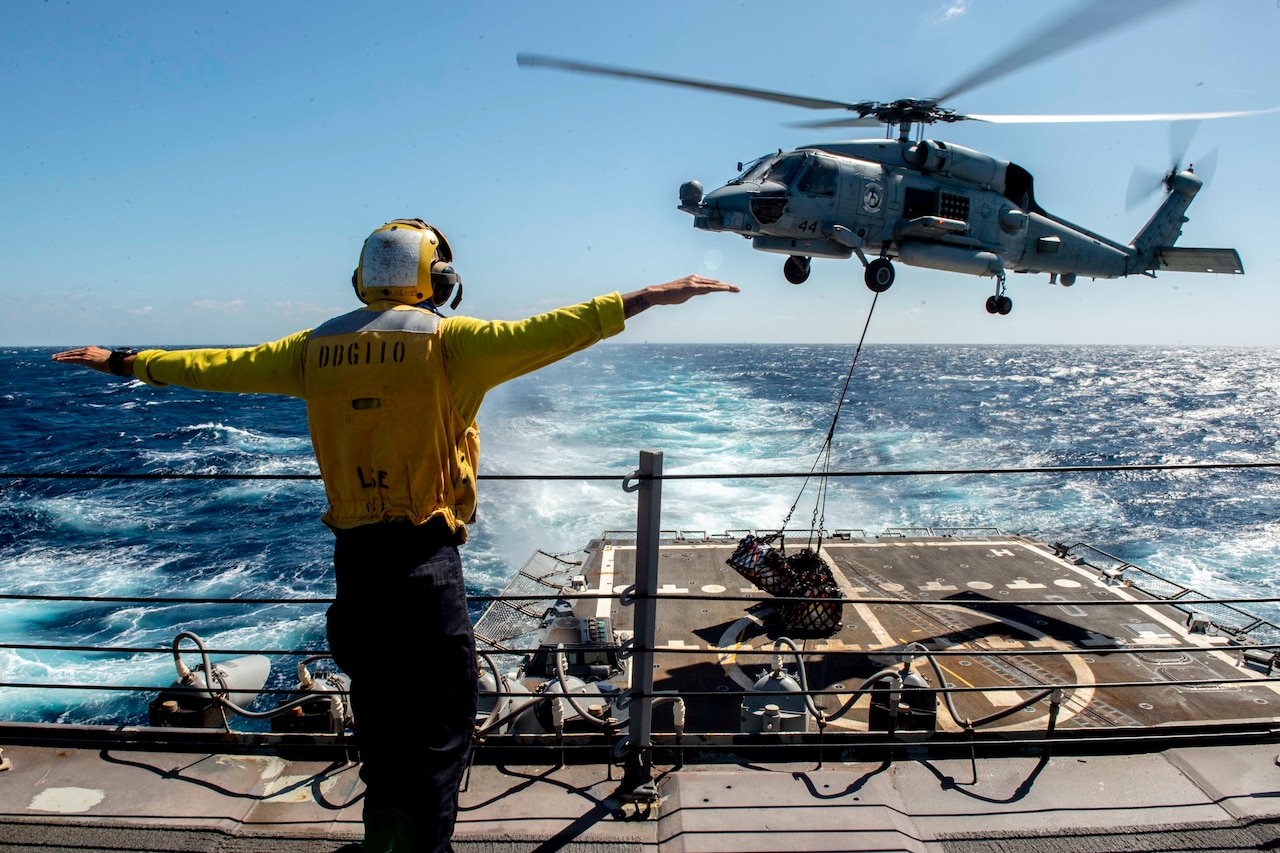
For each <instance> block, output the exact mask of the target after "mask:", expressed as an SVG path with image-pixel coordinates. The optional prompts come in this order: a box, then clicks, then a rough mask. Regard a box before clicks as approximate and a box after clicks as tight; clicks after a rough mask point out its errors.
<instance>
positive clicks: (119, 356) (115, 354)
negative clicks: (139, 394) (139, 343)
mask: <svg viewBox="0 0 1280 853" xmlns="http://www.w3.org/2000/svg"><path fill="white" fill-rule="evenodd" d="M137 354H138V351H137V350H136V349H127V348H126V349H113V350H112V351H111V355H110V356H108V357H107V370H110V371H111V373H112V374H113V375H115V376H128V375H129V374H127V373H125V372H124V360H125V359H126V358H129V357H130V356H134V355H137Z"/></svg>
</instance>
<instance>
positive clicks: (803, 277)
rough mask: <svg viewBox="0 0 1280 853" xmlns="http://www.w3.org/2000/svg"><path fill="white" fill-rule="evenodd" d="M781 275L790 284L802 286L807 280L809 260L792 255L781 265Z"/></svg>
mask: <svg viewBox="0 0 1280 853" xmlns="http://www.w3.org/2000/svg"><path fill="white" fill-rule="evenodd" d="M782 274H783V275H785V276H786V277H787V281H789V282H791V283H792V284H804V283H805V282H806V281H808V279H809V259H808V258H803V257H801V256H799V255H792V256H791V257H789V258H787V262H786V263H785V264H783V265H782Z"/></svg>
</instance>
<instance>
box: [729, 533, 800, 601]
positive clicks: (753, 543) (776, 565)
mask: <svg viewBox="0 0 1280 853" xmlns="http://www.w3.org/2000/svg"><path fill="white" fill-rule="evenodd" d="M725 562H726V563H728V564H729V565H730V566H731V567H732V568H733V569H734V570H735V571H736V572H737V573H738V574H740V575H742V576H743V577H744V578H746V579H747V580H749V581H751V582H752V583H753V584H755V585H756V586H758V587H760V588H761V589H763V590H764V591H765V592H767V593H769V594H770V595H785V594H786V592H785V590H786V589H787V577H788V575H787V568H786V558H785V557H783V556H782V552H780V551H779V550H778V549H777V548H774V547H773V545H772V544H770V542H769V540H767V539H761V538H759V537H758V536H744V537H743V538H742V539H740V540H739V541H738V547H737V549H736V550H735V551H734V552H733V555H732V556H731V557H729V559H728V560H726V561H725Z"/></svg>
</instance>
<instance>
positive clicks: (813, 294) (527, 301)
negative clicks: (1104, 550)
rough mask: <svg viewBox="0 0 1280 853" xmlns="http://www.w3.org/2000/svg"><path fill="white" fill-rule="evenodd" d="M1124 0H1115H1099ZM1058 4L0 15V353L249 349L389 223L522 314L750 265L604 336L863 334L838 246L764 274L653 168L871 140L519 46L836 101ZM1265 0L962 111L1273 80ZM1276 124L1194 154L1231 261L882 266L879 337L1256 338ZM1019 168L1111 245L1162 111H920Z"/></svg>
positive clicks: (1101, 46) (1260, 94)
mask: <svg viewBox="0 0 1280 853" xmlns="http://www.w3.org/2000/svg"><path fill="white" fill-rule="evenodd" d="M1117 2H1127V0H1117ZM1074 5H1075V4H1063V3H1060V2H1054V3H1034V4H1033V3H1023V2H1013V0H1008V2H1003V0H1001V1H1000V2H998V1H997V0H945V2H944V0H920V2H912V3H896V4H884V3H881V4H869V3H836V4H822V5H820V6H817V7H812V8H808V9H805V8H793V9H792V10H791V11H787V10H786V9H784V7H783V6H780V5H778V4H776V3H764V2H752V0H745V1H744V2H734V3H717V2H708V3H689V2H679V3H677V2H666V1H665V0H653V2H646V3H634V4H614V3H569V2H555V1H554V0H552V1H551V2H540V3H514V2H511V3H497V2H489V3H483V2H481V3H470V4H443V3H403V4H377V5H369V6H365V5H360V4H349V3H323V2H322V3H312V4H307V5H305V6H304V5H284V4H249V3H244V4H233V5H218V4H176V3H130V4H106V3H89V2H75V0H72V2H64V1H62V2H60V1H59V0H54V2H46V3H35V2H19V3H11V4H7V5H6V10H5V17H6V25H5V27H4V28H3V29H0V94H2V95H3V99H4V116H5V120H4V121H3V123H0V163H3V165H2V166H0V257H3V264H0V270H2V272H0V277H2V279H0V281H2V282H3V284H2V286H3V290H4V292H5V294H6V296H7V299H6V303H7V306H6V310H5V311H4V312H3V314H2V315H0V345H62V344H66V345H74V344H83V343H98V344H103V345H108V346H115V345H125V344H132V345H147V344H160V345H184V344H204V343H229V344H232V343H256V342H258V341H261V340H269V339H274V338H277V337H281V336H283V335H285V334H288V333H290V332H292V331H296V330H297V329H301V328H308V327H310V326H313V325H315V324H317V323H318V322H320V321H322V320H323V319H325V318H327V317H329V316H331V315H333V314H337V313H341V312H344V311H346V310H350V308H351V307H353V305H354V303H353V297H352V294H351V290H350V284H349V277H350V272H351V268H352V266H353V265H354V262H355V259H356V257H357V255H358V253H359V248H360V244H361V242H362V240H363V239H364V237H365V236H366V235H367V234H368V232H369V231H371V230H372V229H373V228H375V227H377V226H378V225H380V224H381V223H382V222H384V221H386V220H388V219H392V218H396V217H405V216H420V217H422V218H424V219H426V220H427V221H429V222H431V223H433V224H435V225H438V226H439V227H440V228H441V229H442V230H443V231H444V232H445V233H446V234H447V235H448V236H449V238H450V240H451V242H452V243H453V246H454V249H455V252H456V255H457V263H456V265H457V267H458V268H459V270H460V271H461V272H462V274H463V276H464V280H465V285H466V300H465V302H464V303H463V306H462V309H461V310H462V312H464V313H468V314H471V315H474V316H478V317H487V318H518V317H522V316H527V315H528V314H530V313H534V312H536V311H539V310H543V309H546V308H550V307H555V306H557V305H562V304H567V303H571V302H577V301H580V300H582V299H585V298H588V297H590V296H593V295H595V294H597V293H602V292H607V291H610V290H621V291H624V292H625V291H627V290H632V289H635V288H638V287H642V286H644V285H647V284H654V283H660V282H664V281H668V280H671V279H673V278H677V277H679V276H680V275H683V274H686V273H693V272H697V273H703V274H707V275H714V276H717V277H720V278H723V279H724V280H727V281H731V282H734V283H736V284H738V285H740V286H741V287H742V288H743V292H742V293H741V294H738V295H735V296H723V297H721V296H716V297H707V298H706V299H703V300H699V301H697V302H695V303H690V304H689V305H686V306H683V307H681V308H659V309H655V310H653V311H650V312H648V313H646V314H645V315H643V316H641V317H638V318H636V319H635V320H634V321H633V322H632V324H631V327H630V328H629V330H628V331H627V332H626V333H625V335H624V337H623V338H622V339H621V340H627V341H646V340H647V341H699V340H707V341H755V340H759V341H779V342H790V341H815V342H846V341H855V340H856V339H857V335H858V333H859V332H860V331H861V328H862V323H863V320H864V319H865V316H866V312H867V309H868V307H869V306H870V301H871V296H870V293H869V292H868V291H867V290H866V288H865V287H864V286H863V284H862V272H861V267H860V265H859V264H857V262H856V261H847V262H846V261H815V263H814V270H813V274H812V276H811V278H810V279H809V281H808V282H807V283H806V284H805V285H803V286H801V287H794V286H792V285H789V284H787V283H786V281H785V280H784V279H783V278H782V272H781V266H782V260H783V258H782V256H780V255H772V254H764V253H760V252H755V251H752V250H751V248H750V244H749V243H748V242H746V241H744V240H742V239H741V238H739V237H736V236H733V235H728V234H707V233H703V232H697V231H695V230H694V229H693V227H692V220H691V219H690V218H689V217H688V216H686V215H685V214H682V213H680V212H679V211H677V210H676V204H677V195H676V193H677V188H678V187H679V185H680V183H681V182H682V181H685V180H688V179H690V178H697V179H699V180H701V181H702V182H703V184H704V185H706V186H707V187H708V188H711V187H713V186H717V185H719V184H721V183H723V182H724V181H725V180H728V179H729V178H731V177H733V174H734V171H735V168H734V167H735V165H736V163H737V162H738V161H740V160H747V159H751V158H753V157H755V156H757V155H760V154H763V153H765V152H767V151H770V150H776V149H778V148H784V149H786V148H792V147H795V146H798V145H803V144H809V143H814V142H819V141H823V140H830V139H839V138H853V137H857V136H875V135H877V132H876V131H874V130H870V131H834V132H831V131H814V130H804V129H797V128H794V127H789V126H788V123H789V122H795V121H803V120H808V119H813V118H815V117H818V116H816V115H815V114H813V113H810V112H809V111H805V110H798V109H795V108H788V107H784V106H780V105H772V104H764V103H757V102H754V101H748V100H742V99H737V98H731V97H725V96H719V95H714V94H709V93H702V92H693V91H685V90H680V89H675V88H667V87H661V86H655V85H646V84H641V83H630V82H624V81H616V80H609V79H603V78H593V77H586V76H578V75H570V74H564V73H560V72H554V71H547V70H521V69H519V68H517V66H516V62H515V56H516V53H517V52H520V51H529V52H535V53H545V54H553V55H559V56H565V57H570V58H576V59H582V60H587V61H593V62H602V63H611V64H617V65H623V66H628V67H634V68H643V69H649V70H654V71H659V72H662V73H667V74H676V75H685V76H692V77H701V78H706V79H712V80H718V81H723V82H729V83H735V84H739V85H743V86H752V87H757V88H765V89H773V90H778V91H784V92H791V93H796V94H803V95H811V96H815V97H826V98H833V99H837V100H861V99H879V100H890V99H893V98H896V97H901V96H907V95H911V96H928V95H930V94H934V93H937V92H939V91H942V90H945V89H946V88H947V87H949V86H950V85H951V84H952V83H954V82H956V81H957V80H959V79H961V78H962V77H964V76H965V75H966V73H967V72H969V71H970V70H972V69H973V68H975V67H977V66H979V65H981V64H982V63H983V62H984V61H985V60H986V59H987V58H989V57H991V56H993V55H994V54H995V53H998V52H1000V51H1002V50H1003V49H1005V48H1007V47H1008V46H1010V45H1012V44H1014V43H1016V42H1017V41H1018V40H1019V39H1020V37H1022V36H1024V35H1025V34H1027V33H1028V32H1031V31H1033V30H1035V29H1036V28H1037V26H1039V25H1041V24H1043V23H1044V22H1045V21H1046V20H1050V19H1052V18H1053V17H1054V16H1055V15H1057V14H1058V13H1060V12H1061V10H1063V9H1067V8H1071V7H1072V6H1074ZM1277 43H1280V7H1278V4H1277V3H1276V2H1275V0H1212V2H1211V0H1201V2H1191V3H1184V4H1181V5H1178V6H1175V7H1173V8H1171V9H1170V10H1169V11H1168V12H1166V13H1162V14H1159V15H1156V16H1153V17H1149V18H1146V19H1144V20H1143V21H1141V22H1140V23H1138V24H1137V25H1135V26H1133V27H1131V28H1128V29H1124V30H1122V31H1119V32H1116V33H1112V34H1109V35H1107V36H1104V37H1103V38H1100V39H1097V40H1095V41H1092V42H1090V43H1088V44H1086V45H1084V46H1082V47H1079V48H1077V49H1075V50H1072V51H1070V52H1068V53H1065V54H1062V55H1059V56H1056V57H1054V58H1052V59H1049V60H1047V61H1045V62H1043V63H1041V64H1038V65H1035V66H1033V67H1031V68H1027V69H1024V70H1022V71H1020V72H1018V73H1017V74H1014V75H1012V76H1010V77H1007V78H1005V79H1002V80H999V81H997V82H994V83H991V84H989V85H985V86H983V87H981V88H978V89H976V90H973V91H971V92H969V93H967V94H964V95H963V96H962V97H960V98H957V99H956V101H955V102H953V103H951V104H949V105H950V106H952V107H954V108H956V109H958V110H960V111H962V112H975V113H1000V112H1010V113H1044V112H1065V113H1096V112H1166V111H1205V110H1246V109H1260V108H1267V107H1272V106H1275V105H1277V104H1280V51H1276V50H1275V48H1274V45H1275V44H1277ZM1278 134H1280V114H1273V115H1267V116H1263V117H1259V118H1246V119H1232V120H1226V121H1219V122H1205V123H1202V124H1201V125H1200V126H1199V128H1198V131H1197V134H1196V136H1195V138H1194V141H1193V143H1192V145H1191V150H1190V155H1191V159H1192V160H1193V161H1194V160H1195V159H1196V157H1197V156H1203V154H1204V153H1205V152H1207V151H1209V150H1210V149H1215V148H1216V149H1217V150H1218V163H1217V169H1216V171H1215V174H1214V175H1213V180H1212V182H1211V183H1210V185H1209V186H1208V187H1206V189H1205V190H1204V191H1203V192H1202V193H1201V195H1200V197H1199V198H1198V199H1197V200H1196V202H1195V203H1194V204H1193V205H1192V207H1191V209H1190V212H1189V216H1190V222H1189V223H1188V224H1187V225H1186V226H1185V228H1184V235H1183V239H1182V241H1181V243H1182V244H1183V245H1190V246H1234V247H1236V248H1238V249H1239V250H1240V253H1241V255H1242V257H1243V259H1244V264H1245V269H1246V272H1247V275H1246V276H1244V277H1226V276H1193V275H1189V274H1164V275H1162V276H1161V277H1160V278H1159V279H1156V280H1152V279H1149V278H1133V279H1128V280H1124V279H1121V280H1116V281H1097V282H1091V281H1082V282H1080V283H1079V284H1077V285H1076V286H1075V287H1074V288H1071V289H1070V290H1068V289H1064V288H1061V287H1052V286H1050V285H1049V284H1048V283H1047V277H1046V276H1016V277H1011V282H1010V295H1011V296H1012V297H1013V299H1014V303H1015V308H1014V311H1013V313H1012V314H1010V315H1009V316H1007V317H992V316H989V315H987V314H986V312H985V311H984V310H983V307H982V303H983V301H984V300H985V298H986V296H987V295H988V294H989V293H990V291H991V282H990V280H989V279H978V278H974V277H970V276H961V275H954V274H946V273H939V272H932V271H928V270H920V269H913V268H910V267H903V266H899V269H898V278H897V282H896V284H895V285H894V286H893V288H892V289H891V290H890V291H889V292H888V293H886V294H885V295H884V296H882V297H881V299H880V302H879V305H878V306H877V309H876V315H875V317H874V320H873V323H872V326H871V331H870V334H869V339H870V340H871V341H881V342H895V343H903V342H907V343H909V342H944V343H945V342H978V343H985V342H990V343H1006V342H1007V343H1062V344H1094V343H1099V344H1105V343H1124V344H1131V343H1143V344H1147V343H1149V344H1247V345H1265V346H1275V345H1280V323H1278V322H1277V319H1280V294H1277V291H1276V284H1277V282H1278V281H1280V239H1278V238H1277V236H1276V233H1275V228H1276V221H1277V218H1276V215H1275V191H1276V180H1275V169H1276V155H1275V147H1276V142H1275V140H1276V138H1277V135H1278ZM929 135H930V136H932V137H935V138H944V139H948V140H951V141H953V142H957V143H960V144H963V145H967V146H969V147H972V148H977V149H979V150H982V151H985V152H987V153H990V154H992V155H994V156H997V157H1000V158H1003V159H1008V160H1013V161H1015V162H1018V163H1020V164H1021V165H1023V166H1025V167H1026V168H1027V169H1029V170H1030V171H1031V172H1032V173H1033V174H1034V175H1035V176H1036V193H1037V198H1038V200H1039V201H1040V203H1041V204H1042V205H1043V206H1044V207H1046V208H1048V209H1049V210H1050V211H1053V212H1054V213H1056V214H1058V215H1060V216H1063V217H1065V218H1067V219H1069V220H1072V221H1075V222H1078V223H1080V224H1082V225H1085V226H1087V227H1089V228H1091V229H1093V230H1096V231H1100V232H1102V233H1104V234H1106V235H1108V236H1110V237H1113V238H1116V239H1120V240H1121V241H1123V242H1128V240H1129V239H1130V238H1132V236H1133V235H1134V233H1135V232H1136V231H1137V230H1138V229H1139V228H1140V227H1141V225H1142V223H1143V222H1144V221H1145V220H1146V218H1147V217H1148V216H1149V214H1150V212H1151V210H1152V209H1154V206H1155V205H1156V204H1157V200H1153V201H1152V202H1151V203H1150V204H1149V205H1147V206H1145V207H1143V208H1140V209H1135V210H1133V211H1131V212H1126V211H1125V188H1126V185H1127V182H1128V180H1129V176H1130V173H1131V172H1132V170H1133V168H1134V167H1135V166H1138V165H1141V166H1143V167H1145V168H1147V169H1150V170H1156V169H1162V168H1167V166H1168V163H1167V162H1166V161H1167V160H1168V157H1169V153H1168V149H1169V144H1168V126H1167V125H1163V124H1133V125H1115V124H1104V125H1070V126H1061V125H1028V126H993V125H979V124H977V123H974V122H970V123H966V124H962V125H956V126H951V127H941V126H935V127H934V128H933V129H932V132H931V133H930V134H929Z"/></svg>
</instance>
